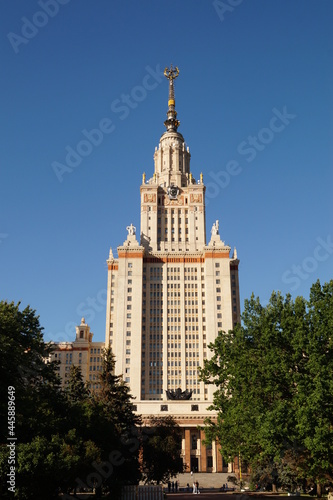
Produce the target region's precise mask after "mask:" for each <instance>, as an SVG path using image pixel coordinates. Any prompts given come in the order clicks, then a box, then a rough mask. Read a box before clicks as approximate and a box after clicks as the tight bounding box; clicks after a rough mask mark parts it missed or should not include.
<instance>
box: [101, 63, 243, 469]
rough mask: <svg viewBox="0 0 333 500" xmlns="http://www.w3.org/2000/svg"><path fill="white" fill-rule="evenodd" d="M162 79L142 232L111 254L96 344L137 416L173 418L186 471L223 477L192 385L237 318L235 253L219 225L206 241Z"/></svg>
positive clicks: (201, 192)
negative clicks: (104, 350) (125, 387)
mask: <svg viewBox="0 0 333 500" xmlns="http://www.w3.org/2000/svg"><path fill="white" fill-rule="evenodd" d="M178 74H179V71H178V68H173V67H172V66H171V68H170V69H168V68H166V70H165V76H166V77H167V79H168V82H169V99H168V110H167V119H166V120H165V122H164V125H165V127H166V132H164V134H162V136H161V138H160V142H159V145H158V147H157V148H155V153H154V172H153V175H152V177H150V178H148V179H146V175H145V174H143V176H142V184H141V186H140V198H141V228H140V231H139V232H138V233H139V234H137V231H136V228H135V227H134V226H133V224H130V225H129V226H128V227H127V231H128V234H127V238H126V240H125V241H124V243H123V245H121V246H119V247H118V248H117V252H118V257H117V258H116V257H114V256H113V254H112V251H111V250H110V254H109V258H108V260H107V264H108V283H107V312H106V336H105V345H106V346H110V347H111V348H112V351H113V353H114V354H115V359H116V368H115V371H116V373H117V374H123V377H124V380H125V381H126V382H127V383H128V384H129V386H130V389H131V393H132V394H133V396H134V397H135V398H136V399H135V401H134V403H135V407H136V411H137V412H138V413H139V414H141V415H142V416H143V419H145V418H148V417H149V416H151V415H155V416H162V415H172V416H173V417H174V418H175V420H176V421H177V422H178V424H179V425H180V426H181V428H182V429H183V444H182V455H183V460H184V463H185V464H186V466H187V470H194V471H198V472H200V471H201V472H227V471H229V472H232V470H233V469H232V468H233V464H229V466H228V464H226V463H224V461H223V459H222V456H221V454H220V453H219V450H218V448H219V445H218V444H217V443H215V442H213V443H212V444H211V446H205V445H204V443H203V439H204V433H203V431H200V430H198V428H197V426H198V425H200V424H202V423H203V420H204V418H205V417H207V416H212V412H210V411H208V410H207V407H208V406H209V405H210V404H211V403H212V400H213V392H214V387H213V386H211V385H205V384H204V383H203V382H201V381H200V380H199V378H198V368H199V367H200V366H203V364H204V360H205V359H209V357H210V355H211V352H210V350H209V349H208V345H209V344H210V343H211V342H213V341H214V340H215V338H216V337H217V335H218V332H219V331H221V330H224V331H228V330H229V329H232V328H233V327H234V325H235V323H237V322H239V321H240V300H239V284H238V265H239V260H238V258H237V253H236V249H235V250H234V251H233V252H232V253H231V248H230V247H229V246H228V245H226V244H225V243H224V241H222V240H221V236H220V228H219V221H218V220H216V222H215V223H214V224H213V226H212V228H211V231H210V235H209V242H208V243H207V242H206V241H207V239H206V213H205V184H204V181H203V174H202V173H201V174H200V176H199V178H198V179H197V180H196V179H195V178H194V176H193V175H192V173H191V170H190V159H191V155H190V150H189V147H188V146H187V145H186V143H185V140H184V137H183V136H182V134H180V133H179V132H178V127H179V121H178V119H177V112H176V108H175V89H174V86H175V79H176V78H177V76H178Z"/></svg>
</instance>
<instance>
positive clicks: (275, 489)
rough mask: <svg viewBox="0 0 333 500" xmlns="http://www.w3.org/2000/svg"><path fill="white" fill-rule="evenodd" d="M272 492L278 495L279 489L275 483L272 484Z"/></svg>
mask: <svg viewBox="0 0 333 500" xmlns="http://www.w3.org/2000/svg"><path fill="white" fill-rule="evenodd" d="M272 492H273V493H277V487H276V484H275V483H273V484H272Z"/></svg>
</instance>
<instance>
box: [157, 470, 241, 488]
mask: <svg viewBox="0 0 333 500" xmlns="http://www.w3.org/2000/svg"><path fill="white" fill-rule="evenodd" d="M228 476H235V474H233V473H232V472H214V473H207V472H194V473H193V476H192V475H191V473H190V472H185V473H184V474H178V476H177V477H176V478H172V481H176V480H177V481H178V485H179V486H180V487H181V488H183V487H186V485H187V483H189V485H190V487H191V488H192V484H193V481H198V482H199V488H216V489H219V488H221V486H222V484H225V483H227V477H228ZM164 486H167V485H164ZM228 486H229V488H232V487H233V484H231V483H228Z"/></svg>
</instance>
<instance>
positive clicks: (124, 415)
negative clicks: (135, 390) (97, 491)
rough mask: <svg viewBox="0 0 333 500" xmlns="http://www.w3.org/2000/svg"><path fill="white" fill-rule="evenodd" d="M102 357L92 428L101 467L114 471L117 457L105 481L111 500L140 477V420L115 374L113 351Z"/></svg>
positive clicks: (105, 489) (125, 386) (126, 391)
mask: <svg viewBox="0 0 333 500" xmlns="http://www.w3.org/2000/svg"><path fill="white" fill-rule="evenodd" d="M103 354H104V358H103V365H102V372H101V374H100V377H99V382H100V385H101V389H100V391H99V392H98V393H97V394H96V395H95V397H94V399H93V405H92V415H93V418H92V419H91V424H92V425H93V426H94V429H95V430H94V437H95V442H96V443H97V444H98V446H99V447H100V448H101V450H102V455H101V463H100V467H101V468H102V467H103V466H104V467H105V470H106V469H109V470H111V469H110V456H111V457H112V456H114V455H115V454H116V455H117V457H118V459H117V460H116V463H113V467H112V472H111V473H108V474H106V475H105V477H104V478H103V479H104V480H103V487H102V489H104V491H105V492H107V493H108V494H109V498H112V499H117V498H120V495H121V488H122V486H124V485H126V484H137V483H138V481H139V479H140V477H141V474H140V470H139V460H138V459H139V447H140V440H139V437H138V427H139V426H140V425H141V418H140V417H139V416H137V415H136V414H135V413H134V405H133V403H132V399H133V398H132V396H131V394H130V390H129V387H128V385H127V384H125V383H124V381H123V378H122V376H120V375H115V373H114V369H115V360H114V355H113V353H112V351H111V349H110V348H108V349H105V350H104V353H103ZM96 427H97V429H96ZM111 462H112V460H111Z"/></svg>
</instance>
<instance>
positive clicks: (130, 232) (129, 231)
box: [126, 223, 136, 236]
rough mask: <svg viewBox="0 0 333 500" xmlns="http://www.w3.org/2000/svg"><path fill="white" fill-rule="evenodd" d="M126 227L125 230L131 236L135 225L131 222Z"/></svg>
mask: <svg viewBox="0 0 333 500" xmlns="http://www.w3.org/2000/svg"><path fill="white" fill-rule="evenodd" d="M126 229H127V231H128V234H129V236H133V235H135V231H136V227H135V226H133V224H132V223H131V225H130V226H127V228H126Z"/></svg>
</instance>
